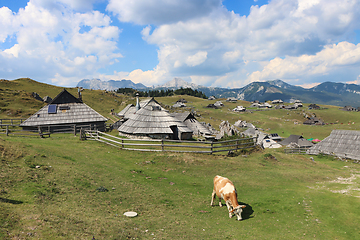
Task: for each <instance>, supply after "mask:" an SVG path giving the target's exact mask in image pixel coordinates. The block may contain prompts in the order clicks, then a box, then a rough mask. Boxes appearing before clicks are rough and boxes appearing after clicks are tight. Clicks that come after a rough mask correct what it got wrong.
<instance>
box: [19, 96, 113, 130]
mask: <svg viewBox="0 0 360 240" xmlns="http://www.w3.org/2000/svg"><path fill="white" fill-rule="evenodd" d="M106 121H107V118H105V117H103V116H102V115H100V114H99V113H98V112H96V111H95V110H94V109H92V108H91V107H89V106H88V105H86V104H85V103H82V101H81V99H78V98H76V97H74V96H73V95H71V94H70V93H69V92H68V91H66V90H65V89H64V90H63V91H62V92H61V93H60V94H58V95H57V96H56V97H55V98H54V99H53V101H52V102H51V103H50V104H49V105H46V106H44V107H43V108H41V109H40V110H39V111H37V112H36V113H35V114H34V115H32V116H30V117H29V118H28V119H26V120H25V121H24V122H23V123H22V124H20V126H21V127H36V126H44V125H62V124H80V123H94V122H106Z"/></svg>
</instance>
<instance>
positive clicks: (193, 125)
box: [170, 112, 212, 136]
mask: <svg viewBox="0 0 360 240" xmlns="http://www.w3.org/2000/svg"><path fill="white" fill-rule="evenodd" d="M170 115H171V116H172V117H174V118H176V119H178V120H180V121H181V122H183V123H185V124H186V126H187V127H188V128H189V129H191V130H192V131H193V134H194V135H200V136H208V135H212V132H211V131H210V130H209V129H207V128H206V127H205V126H204V125H203V124H202V123H200V122H199V121H198V120H197V119H196V118H195V116H194V114H192V113H191V112H183V113H171V114H170Z"/></svg>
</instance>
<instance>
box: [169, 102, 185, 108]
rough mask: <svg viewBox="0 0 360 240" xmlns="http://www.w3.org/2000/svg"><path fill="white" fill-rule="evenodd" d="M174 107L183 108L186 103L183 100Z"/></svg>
mask: <svg viewBox="0 0 360 240" xmlns="http://www.w3.org/2000/svg"><path fill="white" fill-rule="evenodd" d="M172 107H174V108H182V107H186V104H185V103H183V102H176V103H175V104H174V105H173V106H172Z"/></svg>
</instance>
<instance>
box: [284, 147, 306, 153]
mask: <svg viewBox="0 0 360 240" xmlns="http://www.w3.org/2000/svg"><path fill="white" fill-rule="evenodd" d="M309 148H310V147H298V148H285V149H284V152H285V153H295V154H296V153H297V154H306V151H307V150H308V149H309Z"/></svg>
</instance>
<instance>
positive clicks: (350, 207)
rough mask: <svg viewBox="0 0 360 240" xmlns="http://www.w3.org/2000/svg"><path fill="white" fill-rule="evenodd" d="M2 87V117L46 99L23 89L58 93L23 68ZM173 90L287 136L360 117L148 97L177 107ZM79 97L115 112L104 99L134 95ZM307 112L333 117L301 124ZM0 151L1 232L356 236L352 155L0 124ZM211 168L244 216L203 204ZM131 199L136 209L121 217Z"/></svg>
mask: <svg viewBox="0 0 360 240" xmlns="http://www.w3.org/2000/svg"><path fill="white" fill-rule="evenodd" d="M0 89H2V90H1V91H0V93H1V94H2V95H1V98H2V101H1V104H2V105H1V112H0V117H1V118H26V117H28V116H30V115H31V114H33V113H35V112H36V111H37V110H38V109H39V108H40V107H41V106H43V105H42V103H41V102H37V101H35V100H34V99H33V98H32V97H31V92H37V93H39V95H40V96H41V97H43V96H45V95H49V96H50V97H55V96H56V95H57V94H58V93H59V92H60V91H61V88H56V87H53V86H50V85H45V84H44V85H43V84H39V83H37V82H35V81H32V80H29V79H21V80H16V81H10V82H1V83H0ZM51 91H52V92H51ZM70 91H71V93H73V94H74V95H75V94H77V93H76V89H70ZM17 93H18V94H17ZM180 97H183V98H185V99H186V100H187V101H188V103H187V106H188V107H187V109H186V110H192V111H195V113H196V114H197V118H198V120H199V121H201V122H202V121H203V122H208V123H211V124H212V125H213V126H214V127H215V128H218V125H219V124H220V122H221V121H223V120H228V121H229V122H230V123H231V124H233V123H234V122H235V121H237V120H239V119H241V120H246V121H248V122H251V123H254V124H255V125H256V126H257V127H260V128H262V129H264V130H265V131H267V132H269V133H270V132H271V133H272V132H277V133H279V135H281V136H283V137H287V136H289V135H290V134H303V135H304V137H306V138H310V137H313V138H319V139H323V138H325V137H326V136H328V135H329V134H330V132H331V131H332V130H333V129H351V130H356V129H357V128H358V129H359V128H360V126H359V124H360V114H359V113H357V112H343V111H339V110H338V107H334V106H322V107H324V108H325V109H322V110H307V108H306V107H304V108H303V109H301V110H295V111H284V110H270V111H252V113H250V112H247V113H233V112H232V111H229V109H230V110H231V109H232V108H235V107H236V106H237V105H243V106H245V107H248V106H249V105H250V103H249V102H242V101H240V102H238V103H226V102H225V100H223V103H224V104H225V106H224V107H223V108H222V109H208V108H205V107H206V106H207V105H208V104H209V103H213V102H215V101H208V100H204V99H199V98H194V97H189V96H172V97H164V98H158V99H156V100H157V101H158V102H160V103H161V104H163V105H164V106H166V107H167V108H168V109H169V110H170V111H174V109H171V107H169V106H171V105H172V104H174V103H175V102H176V100H178V99H179V98H180ZM23 98H24V99H23ZM10 99H13V100H12V101H11V100H10ZM100 99H102V100H100ZM83 100H84V102H85V103H86V104H87V105H89V106H90V107H92V108H94V109H95V110H96V111H98V112H100V113H101V114H103V115H104V116H105V117H109V118H112V119H113V120H116V119H115V117H114V116H112V115H110V110H111V109H115V111H116V112H118V111H120V110H121V109H122V108H123V107H125V106H126V104H128V103H134V102H135V100H134V99H133V98H130V97H128V96H123V95H113V94H112V93H107V92H104V91H90V90H84V91H83ZM304 105H305V106H306V105H307V104H304ZM20 111H21V112H20ZM304 113H307V114H312V113H315V114H316V116H318V117H320V118H322V119H323V120H324V121H325V122H327V123H333V124H328V125H324V126H305V125H302V121H304V116H303V114H304ZM109 121H111V120H109ZM334 123H335V124H334ZM110 134H112V135H117V133H116V131H112V132H111V133H110ZM310 157H313V159H311V158H310ZM0 160H1V161H0V239H93V238H94V239H360V227H359V222H360V204H359V200H360V199H359V197H360V192H359V189H360V186H359V185H360V178H359V176H360V165H359V164H357V163H354V162H353V161H351V160H339V159H337V158H334V157H331V156H322V155H319V156H310V155H302V154H285V153H284V150H283V149H266V150H262V149H257V148H256V149H252V150H246V151H242V152H240V151H239V152H237V153H236V154H234V155H232V156H228V155H226V154H223V155H221V154H216V155H210V154H188V153H166V152H165V153H163V152H137V151H126V150H121V149H118V148H114V147H111V146H108V145H104V144H102V143H99V142H95V141H91V140H85V141H81V140H80V139H79V136H74V135H73V134H52V135H51V137H50V138H39V137H35V136H31V137H29V136H28V137H25V136H5V135H0ZM215 175H221V176H225V177H228V178H229V179H231V180H232V181H233V183H234V184H235V186H236V188H237V192H238V201H239V202H241V203H243V204H245V205H246V206H247V207H246V208H245V209H244V211H243V215H242V216H243V221H237V220H236V218H235V217H233V218H231V219H230V218H229V217H228V213H227V209H226V207H222V208H220V207H219V206H218V205H216V206H210V201H211V193H212V188H213V182H212V181H213V178H214V176H215ZM215 202H217V201H215ZM223 203H224V202H223ZM127 211H135V212H137V213H138V216H137V217H134V218H128V217H126V216H124V215H123V214H124V213H125V212H127Z"/></svg>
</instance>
